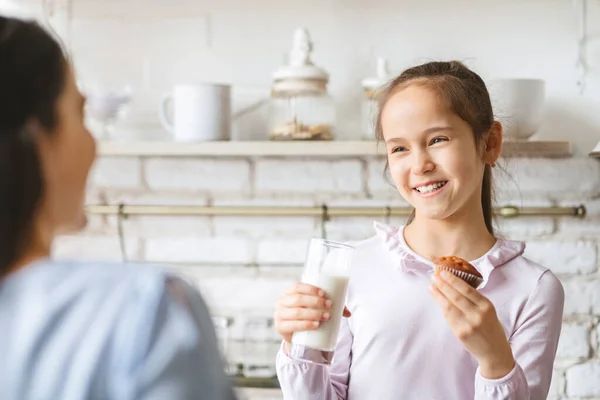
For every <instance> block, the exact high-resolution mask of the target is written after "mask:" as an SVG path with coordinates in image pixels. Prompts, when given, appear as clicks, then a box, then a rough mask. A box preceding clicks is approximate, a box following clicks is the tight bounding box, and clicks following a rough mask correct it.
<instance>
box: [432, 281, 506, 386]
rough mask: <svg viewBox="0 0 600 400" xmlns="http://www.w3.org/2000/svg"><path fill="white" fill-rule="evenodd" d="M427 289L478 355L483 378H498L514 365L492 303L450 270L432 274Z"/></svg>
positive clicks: (456, 334) (466, 343)
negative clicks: (439, 274)
mask: <svg viewBox="0 0 600 400" xmlns="http://www.w3.org/2000/svg"><path fill="white" fill-rule="evenodd" d="M431 280H432V282H433V284H432V285H431V286H430V287H429V291H430V293H431V294H432V296H433V297H434V298H435V300H436V301H437V303H438V304H439V305H440V307H441V309H442V312H443V314H444V317H446V320H447V321H448V323H449V324H450V328H451V329H452V332H453V333H454V335H455V336H456V337H457V338H458V339H459V340H460V341H461V342H462V344H463V346H464V347H465V348H466V349H467V350H468V351H469V352H470V353H471V354H472V355H473V356H474V357H475V358H476V359H477V361H478V363H479V371H480V374H481V375H482V376H483V377H484V378H488V379H499V378H502V377H504V376H506V375H507V374H508V373H509V372H510V371H512V369H513V368H514V366H515V359H514V357H513V354H512V349H511V348H510V344H509V343H508V339H507V338H506V334H505V332H504V328H503V327H502V324H501V323H500V320H499V319H498V315H497V314H496V310H495V308H494V305H493V304H492V303H491V302H490V301H489V300H488V299H487V298H486V297H485V296H483V295H482V294H481V293H479V292H478V291H477V290H475V289H474V288H473V287H471V286H470V285H469V284H467V283H466V282H464V281H463V280H461V279H460V278H458V277H456V276H454V275H452V274H451V273H448V272H445V271H443V272H442V273H441V276H436V275H434V276H432V278H431Z"/></svg>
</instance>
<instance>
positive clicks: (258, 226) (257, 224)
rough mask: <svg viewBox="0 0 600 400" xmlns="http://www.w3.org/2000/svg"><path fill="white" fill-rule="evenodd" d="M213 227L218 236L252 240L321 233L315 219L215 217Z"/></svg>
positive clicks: (307, 235) (304, 236)
mask: <svg viewBox="0 0 600 400" xmlns="http://www.w3.org/2000/svg"><path fill="white" fill-rule="evenodd" d="M213 226H214V233H215V235H216V236H244V237H250V238H264V237H281V236H282V235H284V236H285V237H287V238H293V237H296V238H309V237H312V236H315V235H318V232H319V231H318V229H317V221H316V219H315V218H314V217H289V218H288V217H246V216H240V217H214V218H213Z"/></svg>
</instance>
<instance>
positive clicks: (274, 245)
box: [256, 238, 310, 264]
mask: <svg viewBox="0 0 600 400" xmlns="http://www.w3.org/2000/svg"><path fill="white" fill-rule="evenodd" d="M309 239H310V238H306V239H298V240H287V239H265V240H261V241H260V242H259V243H258V250H257V253H256V262H257V263H258V264H302V263H304V259H305V257H306V251H307V249H308V242H309Z"/></svg>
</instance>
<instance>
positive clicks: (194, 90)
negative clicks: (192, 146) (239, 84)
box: [158, 83, 231, 142]
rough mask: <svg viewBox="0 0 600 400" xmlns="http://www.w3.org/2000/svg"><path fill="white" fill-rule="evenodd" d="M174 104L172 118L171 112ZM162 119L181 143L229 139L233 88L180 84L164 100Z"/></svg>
mask: <svg viewBox="0 0 600 400" xmlns="http://www.w3.org/2000/svg"><path fill="white" fill-rule="evenodd" d="M171 104H172V110H173V112H172V114H173V116H172V118H170V117H169V112H168V109H169V108H171V107H170V105H171ZM158 116H159V119H160V122H161V125H162V126H163V128H165V129H166V130H167V131H169V133H171V135H172V136H173V139H174V140H175V141H178V142H202V141H214V140H229V139H230V136H231V132H230V131H231V87H230V86H229V85H223V84H213V83H205V84H189V85H176V86H175V87H174V89H173V93H170V94H167V95H165V96H164V97H163V99H162V101H161V103H160V107H159V111H158Z"/></svg>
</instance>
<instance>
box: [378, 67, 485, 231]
mask: <svg viewBox="0 0 600 400" xmlns="http://www.w3.org/2000/svg"><path fill="white" fill-rule="evenodd" d="M409 85H422V86H425V87H427V88H429V89H430V90H432V91H434V92H435V93H436V94H437V96H438V97H439V98H440V99H441V100H442V101H444V102H445V103H446V104H447V105H448V106H449V107H450V108H451V109H452V110H453V111H454V113H456V114H457V115H458V116H459V117H460V118H462V119H463V120H464V121H466V122H467V123H468V124H469V125H470V126H471V128H472V129H473V135H475V142H476V144H477V145H478V146H479V145H480V143H481V141H482V140H483V139H484V138H485V136H486V134H487V133H488V132H489V131H490V128H491V127H492V124H493V123H494V113H493V111H492V103H491V100H490V95H489V93H488V90H487V87H486V86H485V83H484V82H483V80H482V79H481V77H480V76H479V75H477V74H476V73H475V72H473V71H471V70H470V69H469V68H467V67H466V66H465V65H464V64H462V63H461V62H459V61H449V62H439V61H438V62H429V63H426V64H422V65H418V66H415V67H412V68H409V69H407V70H406V71H404V72H402V73H401V74H400V75H399V76H398V77H396V78H395V79H393V80H392V81H391V82H389V84H387V85H386V86H385V87H384V88H383V91H382V92H381V94H380V95H379V96H381V97H380V100H379V112H378V116H377V122H376V135H377V139H378V140H383V132H382V128H381V114H382V111H383V107H384V106H385V104H386V102H387V101H388V100H389V98H390V97H391V96H392V95H393V94H394V93H396V92H398V91H399V90H402V89H403V88H405V87H407V86H409ZM386 170H387V166H386ZM492 203H493V190H492V169H491V167H490V166H489V165H487V164H486V166H485V170H484V173H483V189H482V191H481V205H482V207H483V216H484V219H485V225H486V227H487V230H488V231H489V232H490V233H491V234H492V235H493V234H494V227H493V215H494V213H493V206H492ZM414 217H415V211H414V210H413V212H412V214H411V215H410V217H409V219H408V222H407V223H410V222H412V220H413V219H414Z"/></svg>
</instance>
